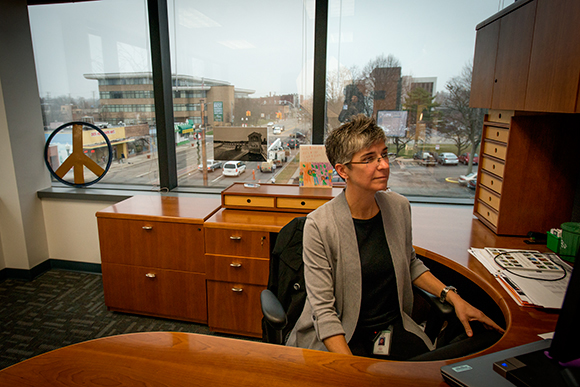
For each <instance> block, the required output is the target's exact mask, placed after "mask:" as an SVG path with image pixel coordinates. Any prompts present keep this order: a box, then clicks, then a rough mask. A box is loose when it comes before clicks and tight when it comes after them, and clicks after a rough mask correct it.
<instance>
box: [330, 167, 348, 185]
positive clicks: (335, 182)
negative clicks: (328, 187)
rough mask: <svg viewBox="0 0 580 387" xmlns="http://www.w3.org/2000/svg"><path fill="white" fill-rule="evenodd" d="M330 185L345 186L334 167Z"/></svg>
mask: <svg viewBox="0 0 580 387" xmlns="http://www.w3.org/2000/svg"><path fill="white" fill-rule="evenodd" d="M331 181H332V186H333V187H343V186H346V182H345V181H344V179H343V178H342V177H340V175H339V174H338V173H337V172H336V170H335V169H333V170H332V179H331Z"/></svg>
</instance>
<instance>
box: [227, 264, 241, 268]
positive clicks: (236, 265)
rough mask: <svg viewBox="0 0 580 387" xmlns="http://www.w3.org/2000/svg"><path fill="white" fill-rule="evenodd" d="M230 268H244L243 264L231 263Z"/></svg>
mask: <svg viewBox="0 0 580 387" xmlns="http://www.w3.org/2000/svg"><path fill="white" fill-rule="evenodd" d="M230 266H231V267H235V268H238V267H242V264H241V263H230Z"/></svg>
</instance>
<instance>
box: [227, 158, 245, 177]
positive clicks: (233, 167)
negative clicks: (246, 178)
mask: <svg viewBox="0 0 580 387" xmlns="http://www.w3.org/2000/svg"><path fill="white" fill-rule="evenodd" d="M245 171H246V164H244V162H243V161H235V160H234V161H228V162H226V163H225V164H224V165H223V166H222V174H223V175H224V176H240V175H241V174H242V173H244V172H245Z"/></svg>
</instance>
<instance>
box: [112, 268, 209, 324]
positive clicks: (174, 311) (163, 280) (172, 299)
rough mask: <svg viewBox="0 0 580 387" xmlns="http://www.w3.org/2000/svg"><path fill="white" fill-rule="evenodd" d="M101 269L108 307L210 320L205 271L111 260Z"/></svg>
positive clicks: (197, 320) (187, 318)
mask: <svg viewBox="0 0 580 387" xmlns="http://www.w3.org/2000/svg"><path fill="white" fill-rule="evenodd" d="M101 268H102V272H103V289H104V292H105V304H106V305H107V307H108V308H110V309H112V310H118V311H124V312H134V313H143V314H148V315H153V316H160V317H171V318H177V319H184V320H188V321H196V322H201V323H206V322H207V307H206V288H205V275H204V274H197V273H187V272H181V271H174V270H163V269H159V268H147V267H134V266H127V265H117V264H109V263H103V264H102V265H101Z"/></svg>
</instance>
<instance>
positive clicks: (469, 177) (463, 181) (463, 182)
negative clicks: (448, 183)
mask: <svg viewBox="0 0 580 387" xmlns="http://www.w3.org/2000/svg"><path fill="white" fill-rule="evenodd" d="M471 180H477V172H471V173H470V174H469V175H461V176H459V178H458V179H457V182H458V183H459V184H461V185H467V183H469V182H470V181H471Z"/></svg>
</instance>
